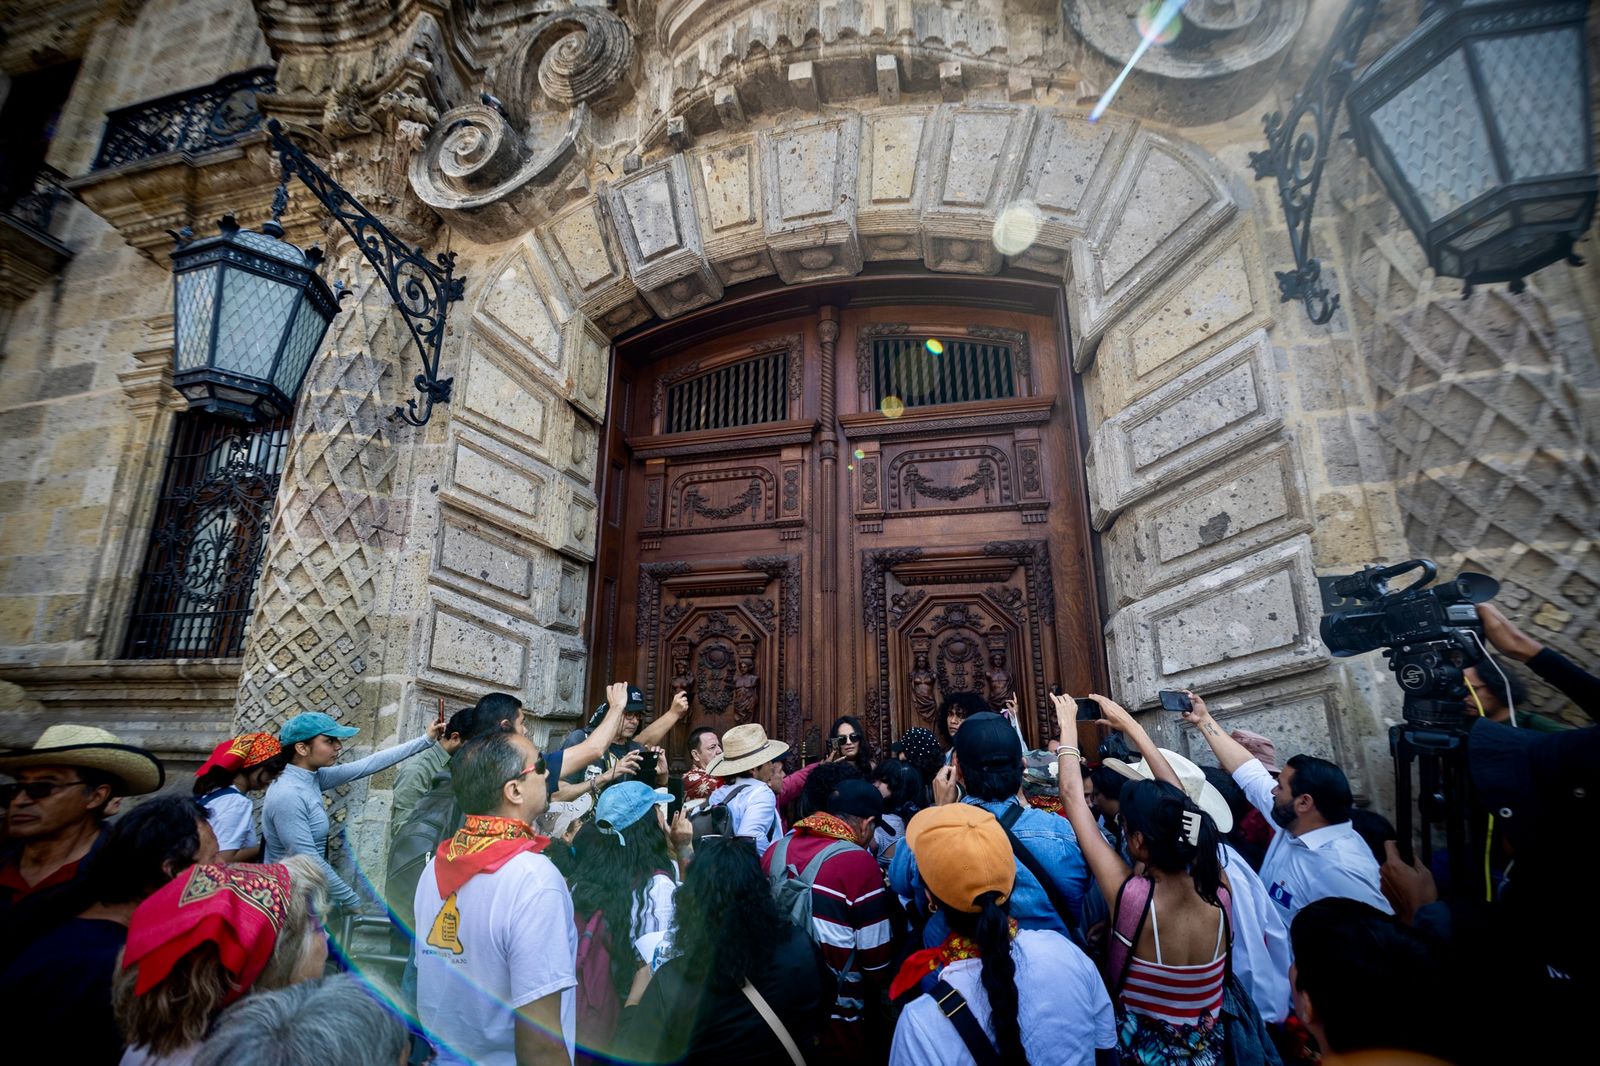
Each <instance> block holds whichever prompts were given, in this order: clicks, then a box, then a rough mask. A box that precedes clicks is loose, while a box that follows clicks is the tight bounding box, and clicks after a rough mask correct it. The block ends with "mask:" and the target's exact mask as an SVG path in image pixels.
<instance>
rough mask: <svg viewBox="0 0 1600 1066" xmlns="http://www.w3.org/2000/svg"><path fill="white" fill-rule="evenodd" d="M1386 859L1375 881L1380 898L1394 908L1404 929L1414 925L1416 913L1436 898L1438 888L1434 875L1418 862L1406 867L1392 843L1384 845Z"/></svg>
mask: <svg viewBox="0 0 1600 1066" xmlns="http://www.w3.org/2000/svg"><path fill="white" fill-rule="evenodd" d="M1383 848H1384V851H1386V852H1387V853H1388V856H1389V857H1388V858H1386V859H1385V860H1384V861H1383V865H1382V866H1380V867H1379V868H1378V881H1379V883H1380V884H1381V886H1382V888H1383V896H1384V898H1385V899H1387V900H1388V901H1389V905H1390V906H1391V907H1393V908H1394V916H1395V917H1396V918H1399V919H1400V920H1401V921H1402V922H1405V923H1406V924H1407V925H1414V924H1415V923H1416V919H1417V912H1418V911H1419V910H1421V909H1422V908H1423V907H1426V906H1427V905H1428V904H1430V903H1432V902H1434V901H1435V900H1437V899H1438V898H1439V886H1438V885H1437V884H1435V883H1434V880H1433V872H1432V871H1431V870H1429V869H1428V868H1427V867H1426V866H1424V865H1423V864H1422V863H1421V862H1420V861H1418V862H1412V863H1407V862H1406V861H1405V859H1403V858H1401V857H1400V848H1399V847H1398V846H1397V845H1396V843H1395V842H1394V841H1393V840H1385V841H1384V842H1383Z"/></svg>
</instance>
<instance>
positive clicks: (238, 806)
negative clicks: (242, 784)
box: [203, 788, 261, 851]
mask: <svg viewBox="0 0 1600 1066" xmlns="http://www.w3.org/2000/svg"><path fill="white" fill-rule="evenodd" d="M203 805H204V807H205V809H206V814H207V815H208V816H209V817H208V818H207V821H209V822H210V823H211V831H212V832H213V833H215V834H217V850H218V851H238V850H239V849H240V848H253V847H255V846H256V845H257V844H259V843H261V836H260V834H258V833H257V832H256V819H255V804H253V803H251V802H250V798H249V797H248V796H246V795H245V794H244V793H242V792H240V791H239V790H238V789H236V788H229V789H227V790H226V791H224V792H222V793H221V794H220V795H218V794H213V795H212V796H211V797H210V798H209V799H207V800H206V801H205V802H204V804H203Z"/></svg>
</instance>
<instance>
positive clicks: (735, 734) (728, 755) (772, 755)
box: [706, 722, 789, 777]
mask: <svg viewBox="0 0 1600 1066" xmlns="http://www.w3.org/2000/svg"><path fill="white" fill-rule="evenodd" d="M788 750H789V745H787V744H785V743H783V741H781V740H768V739H767V731H766V730H765V729H762V728H761V727H760V726H759V725H756V724H755V723H754V722H751V723H750V724H749V725H736V726H734V727H733V728H732V729H730V730H728V731H727V732H726V733H724V734H722V755H721V757H719V758H718V759H717V761H716V762H714V763H712V764H711V765H710V766H708V767H706V773H708V774H710V775H711V776H712V777H732V776H733V775H734V774H742V773H744V772H745V771H746V770H754V769H755V768H756V767H758V766H760V765H762V764H763V763H769V762H771V761H772V760H773V759H776V758H777V757H778V756H780V755H782V754H783V753H784V752H786V751H788Z"/></svg>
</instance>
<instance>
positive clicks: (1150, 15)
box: [1133, 0, 1183, 45]
mask: <svg viewBox="0 0 1600 1066" xmlns="http://www.w3.org/2000/svg"><path fill="white" fill-rule="evenodd" d="M1165 6H1166V5H1165V4H1163V3H1162V0H1150V2H1149V3H1147V4H1145V5H1144V6H1143V7H1141V8H1140V9H1139V13H1138V14H1137V15H1135V16H1134V19H1133V22H1134V25H1135V26H1137V27H1138V29H1139V36H1140V37H1142V38H1144V39H1145V40H1147V41H1149V42H1150V43H1151V44H1154V45H1168V44H1171V43H1172V42H1173V41H1176V40H1177V39H1178V33H1179V31H1180V30H1182V29H1183V20H1182V19H1179V18H1173V17H1172V16H1171V15H1168V16H1167V17H1166V21H1165V22H1164V23H1163V22H1161V21H1160V19H1161V17H1162V15H1161V9H1162V8H1163V7H1165Z"/></svg>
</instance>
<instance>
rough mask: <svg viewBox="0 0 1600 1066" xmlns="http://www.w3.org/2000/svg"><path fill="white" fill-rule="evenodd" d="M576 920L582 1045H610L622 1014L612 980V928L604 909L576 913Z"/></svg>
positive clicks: (579, 1039)
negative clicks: (587, 912) (590, 912)
mask: <svg viewBox="0 0 1600 1066" xmlns="http://www.w3.org/2000/svg"><path fill="white" fill-rule="evenodd" d="M573 920H574V921H575V922H576V923H577V926H578V961H577V971H576V972H577V976H578V988H577V1001H578V1002H577V1013H578V1026H577V1028H578V1033H577V1036H578V1046H579V1047H580V1048H603V1047H610V1046H611V1038H612V1037H613V1036H614V1035H615V1034H616V1030H617V1017H618V1016H619V1015H620V1014H621V1013H622V1001H621V999H619V998H618V996H617V987H616V986H615V985H613V984H612V983H611V929H610V927H609V926H608V925H607V924H606V916H605V914H604V913H602V912H600V911H595V912H594V913H593V914H591V915H589V917H588V918H584V917H582V916H581V915H574V916H573Z"/></svg>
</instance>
